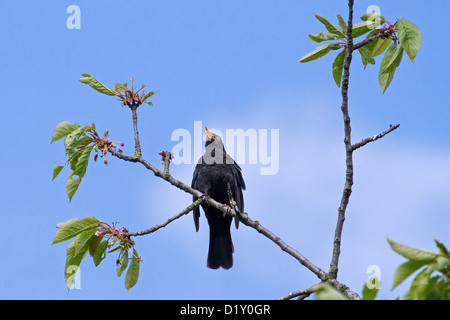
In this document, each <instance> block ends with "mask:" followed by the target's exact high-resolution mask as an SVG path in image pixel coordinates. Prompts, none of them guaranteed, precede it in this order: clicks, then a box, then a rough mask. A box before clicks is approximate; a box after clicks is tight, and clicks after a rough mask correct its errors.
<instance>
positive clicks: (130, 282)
mask: <svg viewBox="0 0 450 320" xmlns="http://www.w3.org/2000/svg"><path fill="white" fill-rule="evenodd" d="M137 257H138V253H137V251H136V249H133V258H132V259H131V263H130V266H129V267H128V271H127V275H126V276H125V288H126V289H127V290H130V289H131V288H132V287H133V286H134V285H135V284H136V283H137V281H138V278H139V267H140V263H139V261H138V259H137Z"/></svg>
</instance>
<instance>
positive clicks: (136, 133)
mask: <svg viewBox="0 0 450 320" xmlns="http://www.w3.org/2000/svg"><path fill="white" fill-rule="evenodd" d="M138 107H139V105H138V104H133V105H131V106H130V109H131V114H132V118H133V129H134V147H135V152H134V155H135V156H136V157H140V156H141V155H142V152H141V142H140V141H139V131H138V126H137V121H138V117H137V108H138Z"/></svg>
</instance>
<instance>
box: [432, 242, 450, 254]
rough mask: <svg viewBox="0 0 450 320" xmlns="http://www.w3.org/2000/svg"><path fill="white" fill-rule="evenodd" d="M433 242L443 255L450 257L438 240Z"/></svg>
mask: <svg viewBox="0 0 450 320" xmlns="http://www.w3.org/2000/svg"><path fill="white" fill-rule="evenodd" d="M434 242H435V243H436V245H437V247H438V248H439V250H440V251H441V252H442V253H443V254H445V255H446V256H450V254H449V252H448V250H447V248H446V247H445V246H444V244H443V243H442V242H440V241H439V240H438V239H434Z"/></svg>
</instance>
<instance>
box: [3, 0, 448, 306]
mask: <svg viewBox="0 0 450 320" xmlns="http://www.w3.org/2000/svg"><path fill="white" fill-rule="evenodd" d="M356 2H357V3H356V5H355V17H359V16H361V15H362V14H364V13H365V12H366V9H367V7H369V6H370V5H377V6H378V7H379V8H380V9H381V13H382V14H383V15H384V16H385V17H386V19H387V20H390V21H395V19H396V18H399V17H400V16H403V17H404V18H406V19H409V20H411V21H412V22H414V23H415V24H416V25H417V26H418V27H419V28H420V30H421V32H422V47H421V50H420V52H419V54H418V56H417V57H416V59H415V61H414V63H411V61H410V60H409V59H407V57H406V56H405V57H404V59H403V62H402V64H401V66H400V68H399V69H398V70H397V73H396V75H395V78H394V80H393V82H392V84H391V86H390V87H389V88H388V90H387V92H386V93H385V94H384V95H383V94H382V93H381V89H380V88H379V86H378V83H377V72H378V67H379V63H380V60H379V59H378V60H377V65H376V66H368V67H367V69H366V70H363V67H362V64H361V62H360V59H359V57H355V58H354V60H353V64H352V69H351V79H350V93H349V94H350V114H351V117H352V128H353V132H352V133H353V139H354V141H355V142H356V141H359V140H361V139H363V138H366V137H368V136H372V135H374V134H377V133H379V132H381V131H383V130H385V129H387V128H388V127H389V124H395V123H400V124H401V127H400V128H399V129H398V130H397V131H395V132H393V133H391V134H389V135H388V136H386V137H385V138H383V139H382V140H380V141H377V142H375V143H372V144H370V145H368V146H366V147H364V148H363V149H360V150H358V151H357V152H355V184H354V191H353V194H352V196H351V199H350V205H349V208H348V212H347V219H346V222H345V225H344V232H343V240H342V255H341V260H340V268H339V278H338V279H339V280H340V281H341V282H342V283H345V284H347V285H348V286H349V287H350V288H351V289H352V290H354V291H357V292H360V291H361V288H362V286H363V284H364V282H365V281H366V279H367V278H368V276H369V274H368V273H367V268H368V267H369V266H371V265H376V266H378V267H379V270H380V272H381V292H380V294H379V297H380V298H384V299H392V298H395V297H397V296H401V295H402V293H403V292H404V291H405V290H406V288H407V286H405V285H402V286H400V287H399V288H398V289H395V290H394V291H391V290H390V287H391V283H392V277H393V274H394V271H395V269H396V268H397V266H398V265H400V264H401V263H402V262H404V259H403V258H402V257H401V256H399V255H397V254H396V253H394V252H393V251H392V250H391V249H390V247H389V245H388V243H387V241H386V239H387V237H389V238H392V239H394V240H396V241H399V242H401V243H405V244H408V245H411V246H414V247H417V248H422V249H430V250H434V249H435V246H434V242H433V239H434V238H437V239H439V240H440V241H442V242H444V243H445V244H447V246H450V237H449V232H448V226H449V225H450V218H449V207H450V200H449V199H450V197H449V190H450V142H449V137H450V134H449V130H448V128H449V125H448V122H449V120H450V108H449V107H450V106H449V102H448V83H449V81H448V80H449V76H448V71H449V68H448V63H447V59H448V57H447V51H448V43H449V34H448V32H445V30H447V29H448V27H449V20H448V17H447V13H448V12H449V10H450V4H449V3H448V2H446V1H435V2H433V3H432V4H431V3H429V2H423V1H395V2H393V1H381V0H379V1H376V2H372V1H356ZM72 4H76V5H78V6H79V7H80V9H81V29H79V30H69V29H68V28H67V27H66V20H67V18H68V17H69V14H67V13H66V9H67V7H68V6H70V5H72ZM313 13H317V14H320V15H323V16H325V17H328V18H330V19H333V20H334V19H335V18H334V17H336V14H338V13H340V14H341V15H342V16H344V17H346V15H347V3H346V1H316V2H311V1H298V0H297V1H293V0H283V1H277V2H274V1H264V0H258V1H256V0H247V1H234V0H228V1H222V0H220V1H181V0H169V1H143V0H142V1H140V0H139V1H137V0H136V1H114V2H113V3H111V1H58V3H57V4H56V2H50V1H33V2H30V1H2V2H1V4H0V15H1V16H0V27H1V29H2V30H3V37H2V46H1V47H0V57H1V61H2V62H3V64H2V68H1V72H0V83H1V86H0V92H1V95H2V97H3V102H2V109H1V117H0V119H1V120H0V121H1V126H2V129H3V130H2V131H3V134H2V135H1V137H0V143H1V146H2V149H1V155H2V170H1V173H0V181H1V182H0V217H1V222H2V223H1V224H2V232H1V239H2V244H3V250H2V257H3V259H2V262H1V263H0V274H1V278H2V285H1V286H0V298H3V299H5V298H7V299H272V298H275V297H278V296H281V295H283V294H286V293H287V292H289V291H293V290H297V289H302V288H306V287H309V286H310V285H312V284H314V283H316V282H317V281H318V279H317V278H316V277H315V276H314V275H312V274H311V273H310V272H309V271H308V270H307V269H305V268H304V267H302V266H301V265H299V264H298V263H297V262H296V261H295V260H294V259H292V258H291V257H289V256H288V255H287V254H285V253H284V252H282V251H281V250H280V249H279V248H278V247H277V246H275V245H274V244H273V243H271V242H270V241H268V240H267V239H265V238H264V237H262V236H261V235H260V234H258V233H257V232H256V231H255V230H253V229H250V228H247V227H245V226H243V225H241V227H240V228H239V230H235V229H233V230H232V236H233V242H234V246H235V254H234V261H235V264H234V267H233V268H232V269H230V270H228V271H224V270H209V269H207V268H206V255H207V246H208V227H207V223H206V219H204V216H203V214H202V219H201V222H200V231H199V232H198V233H196V232H195V228H194V223H193V220H192V216H191V215H189V216H185V217H183V218H181V219H179V220H177V221H176V222H174V223H172V224H170V225H169V226H167V227H166V228H164V229H161V230H160V231H159V232H157V233H155V234H152V235H149V236H145V237H139V238H136V239H135V240H136V243H137V249H138V251H139V254H140V255H141V256H142V258H143V260H144V262H143V264H142V265H141V271H140V279H139V282H138V284H137V285H136V286H135V287H134V288H133V289H131V290H130V291H129V292H127V291H126V290H125V288H124V277H123V276H122V278H117V276H116V273H115V259H116V256H115V255H114V254H111V256H109V257H108V258H107V259H106V260H105V261H103V262H102V264H101V265H100V266H99V267H94V265H93V263H92V262H91V261H90V260H86V261H83V263H82V264H81V276H80V281H81V282H80V289H74V290H72V291H71V292H70V293H69V294H67V289H66V287H65V282H64V275H63V269H64V263H65V255H66V247H67V245H68V244H69V243H68V242H67V243H60V244H57V245H51V242H52V239H53V236H54V234H55V232H56V225H57V224H58V223H59V222H62V221H66V220H68V219H71V218H74V217H84V216H95V217H97V218H99V219H100V220H102V221H106V222H110V223H111V222H114V221H118V222H119V223H120V226H127V227H128V228H129V229H130V230H132V231H137V230H142V229H145V228H147V227H150V226H153V225H155V224H158V223H161V222H163V221H165V220H166V219H167V218H168V217H171V216H173V215H175V214H176V213H178V212H179V211H181V210H182V209H184V208H185V207H186V206H187V205H189V203H190V200H191V197H190V196H189V195H187V194H185V193H184V192H182V191H180V190H178V189H175V188H173V187H171V186H170V185H168V184H167V183H165V182H164V181H162V180H161V179H157V178H155V177H154V176H153V175H152V174H151V173H150V172H148V171H146V170H145V168H144V167H142V166H140V165H136V164H130V163H126V162H123V161H120V160H118V159H114V158H112V157H110V158H109V164H108V166H104V165H103V164H102V163H101V162H96V163H95V162H93V161H91V163H90V166H89V168H88V171H87V174H86V176H85V178H84V180H83V182H82V184H81V187H80V189H79V190H78V192H77V194H76V195H75V197H74V198H73V200H72V202H71V203H70V204H69V201H68V198H67V196H66V193H65V182H66V181H65V179H66V177H67V174H68V172H67V169H66V170H64V171H63V172H62V173H61V175H60V176H59V177H58V178H57V179H56V180H55V181H51V178H52V170H53V166H54V164H55V162H58V163H60V164H62V163H64V162H65V157H64V148H63V144H62V143H61V142H60V143H55V144H50V140H51V135H52V132H53V129H54V127H55V126H56V125H57V124H58V123H59V122H61V121H64V120H65V121H70V122H76V123H80V124H82V125H84V124H88V123H92V122H95V124H96V126H97V128H98V129H99V131H100V132H103V131H105V130H109V132H110V135H111V138H112V139H113V140H118V141H122V142H124V143H125V147H124V148H123V150H124V153H125V154H132V153H133V134H132V123H131V114H130V112H129V110H128V109H127V108H126V107H121V106H120V103H118V102H117V101H116V99H115V98H113V97H108V96H104V95H101V94H99V93H97V92H95V91H94V90H92V89H90V88H89V87H88V86H86V85H83V84H81V83H79V82H78V79H79V78H80V77H81V74H83V73H89V74H92V75H94V76H95V77H97V79H99V80H100V81H102V82H103V83H104V84H105V85H106V86H109V87H112V86H113V85H114V84H115V83H116V82H121V83H124V82H129V77H130V76H131V75H133V76H134V78H135V80H136V83H137V84H141V83H145V84H146V85H147V86H148V88H149V89H150V90H159V91H158V93H157V94H156V95H155V96H154V98H153V99H152V101H153V103H154V106H153V107H150V106H142V107H141V108H140V109H139V126H140V127H139V129H140V134H141V141H142V149H143V155H144V157H145V158H146V159H147V160H148V161H150V162H152V163H153V164H155V165H159V161H160V156H158V152H160V151H161V150H170V149H171V148H173V146H174V145H175V144H176V142H173V141H171V139H170V137H171V134H172V132H173V131H174V130H175V129H177V128H185V129H187V130H190V131H191V132H192V130H193V127H194V121H202V122H203V124H205V125H207V126H208V127H212V128H218V129H220V130H223V131H225V130H226V129H227V128H229V129H235V128H243V129H249V128H254V129H256V130H258V129H268V130H269V129H279V132H280V165H279V171H278V173H277V174H276V175H269V176H263V175H260V171H259V169H260V166H259V165H250V164H243V165H242V169H243V175H244V178H245V181H246V184H247V190H246V191H245V193H244V197H245V202H246V211H247V212H248V214H249V215H250V217H252V218H253V219H255V220H259V221H260V222H261V223H262V224H263V225H264V226H265V227H267V228H268V229H270V230H272V231H273V232H274V233H276V234H277V235H279V236H280V237H281V238H282V239H284V240H285V241H286V242H287V243H288V244H290V245H291V246H293V247H295V248H296V249H297V250H298V251H300V252H301V253H302V254H303V255H305V256H306V257H307V258H308V259H310V260H311V261H312V262H313V263H315V264H317V265H318V266H319V267H321V268H322V269H325V270H327V269H328V267H329V262H330V259H331V250H332V240H333V234H334V227H335V223H336V216H337V208H338V205H339V200H340V195H341V191H342V187H343V183H344V178H345V177H344V172H345V171H344V170H345V168H344V145H343V142H342V141H343V128H342V126H343V125H342V116H341V113H340V90H339V88H337V87H336V85H335V84H334V81H333V79H332V76H331V63H332V62H333V58H332V56H334V55H330V56H327V57H324V58H322V59H320V60H319V61H315V62H311V63H308V64H299V63H297V60H298V59H299V58H301V57H302V56H303V55H304V54H306V53H308V52H310V51H312V50H313V49H314V48H315V43H313V42H312V41H311V40H310V39H309V38H308V34H310V33H316V32H319V31H323V28H322V25H321V24H320V23H319V22H318V21H317V20H316V19H315V18H314V16H313ZM334 21H336V20H334ZM193 170H194V165H193V164H191V165H188V164H182V165H177V166H172V174H173V175H174V177H175V178H178V179H180V180H182V181H183V182H185V183H187V184H190V182H191V179H192V172H193Z"/></svg>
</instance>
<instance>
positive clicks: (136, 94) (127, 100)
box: [79, 74, 157, 107]
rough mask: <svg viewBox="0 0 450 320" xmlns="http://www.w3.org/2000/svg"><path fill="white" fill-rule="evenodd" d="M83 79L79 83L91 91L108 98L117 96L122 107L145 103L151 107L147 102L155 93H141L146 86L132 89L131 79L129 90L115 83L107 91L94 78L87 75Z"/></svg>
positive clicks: (132, 79) (132, 80) (126, 86)
mask: <svg viewBox="0 0 450 320" xmlns="http://www.w3.org/2000/svg"><path fill="white" fill-rule="evenodd" d="M82 76H83V77H82V78H81V79H80V80H79V81H80V82H81V83H85V84H88V85H89V86H90V87H91V88H92V89H95V90H97V91H98V92H100V93H103V94H106V95H108V96H117V97H119V101H121V102H122V104H123V105H128V106H129V107H131V106H139V105H141V104H143V103H147V104H148V105H153V104H152V103H151V102H150V101H147V100H148V99H149V98H150V97H151V96H153V95H154V94H155V93H156V92H157V91H150V92H148V93H145V92H144V91H142V93H141V94H140V91H141V90H143V89H144V88H145V87H146V85H144V84H143V85H142V86H141V88H140V89H138V90H136V89H135V88H134V78H133V77H131V88H128V84H127V83H124V84H121V83H116V85H115V86H114V87H113V88H112V89H109V88H107V87H106V86H105V85H103V84H102V83H101V82H100V81H98V80H97V79H96V78H95V77H93V76H91V75H89V74H83V75H82Z"/></svg>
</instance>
